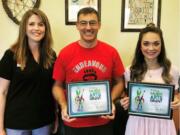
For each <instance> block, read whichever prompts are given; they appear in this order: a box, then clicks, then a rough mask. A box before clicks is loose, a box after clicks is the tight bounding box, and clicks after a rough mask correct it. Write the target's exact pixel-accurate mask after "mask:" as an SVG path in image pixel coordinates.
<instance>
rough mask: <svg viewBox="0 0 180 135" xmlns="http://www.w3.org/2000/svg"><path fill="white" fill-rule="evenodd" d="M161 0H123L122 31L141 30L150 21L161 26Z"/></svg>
mask: <svg viewBox="0 0 180 135" xmlns="http://www.w3.org/2000/svg"><path fill="white" fill-rule="evenodd" d="M160 18H161V0H149V1H140V0H133V1H132V0H122V7H121V32H139V31H140V30H141V29H142V28H144V27H146V25H147V24H148V23H154V24H155V25H156V26H158V27H160V20H161V19H160Z"/></svg>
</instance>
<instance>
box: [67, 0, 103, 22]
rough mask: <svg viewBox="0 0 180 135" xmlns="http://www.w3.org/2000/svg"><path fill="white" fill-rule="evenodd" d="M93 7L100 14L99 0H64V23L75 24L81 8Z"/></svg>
mask: <svg viewBox="0 0 180 135" xmlns="http://www.w3.org/2000/svg"><path fill="white" fill-rule="evenodd" d="M84 7H92V8H95V9H96V10H97V11H98V12H99V15H101V0H65V23H66V25H75V24H76V20H77V13H78V11H79V10H80V9H81V8H84Z"/></svg>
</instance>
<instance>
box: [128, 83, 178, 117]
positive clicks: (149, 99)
mask: <svg viewBox="0 0 180 135" xmlns="http://www.w3.org/2000/svg"><path fill="white" fill-rule="evenodd" d="M174 87H175V86H174V85H170V84H158V83H141V82H138V83H137V82H128V94H129V103H130V105H129V111H128V112H129V114H130V115H138V116H142V117H154V118H161V119H172V109H171V101H173V98H174Z"/></svg>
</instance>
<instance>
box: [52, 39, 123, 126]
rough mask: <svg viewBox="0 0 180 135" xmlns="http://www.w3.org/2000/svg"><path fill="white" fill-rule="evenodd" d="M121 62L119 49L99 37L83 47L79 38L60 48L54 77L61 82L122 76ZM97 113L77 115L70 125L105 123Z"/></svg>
mask: <svg viewBox="0 0 180 135" xmlns="http://www.w3.org/2000/svg"><path fill="white" fill-rule="evenodd" d="M123 73H124V66H123V64H122V61H121V59H120V56H119V54H118V52H117V51H116V50H115V49H114V48H113V47H111V46H110V45H108V44H106V43H104V42H101V41H98V42H97V45H96V46H95V47H94V48H83V47H81V46H80V45H79V44H78V41H76V42H73V43H71V44H70V45H68V46H66V47H65V48H63V49H62V50H61V51H60V53H59V56H58V58H57V60H56V62H55V66H54V72H53V78H54V79H55V80H58V81H60V82H65V83H69V82H78V81H92V80H109V81H110V82H111V81H112V79H113V78H115V77H119V76H122V75H123ZM108 122H109V120H106V119H103V118H100V117H85V118H77V119H76V120H75V121H73V122H71V123H67V122H65V124H66V125H68V126H71V127H89V126H98V125H104V124H106V123H108Z"/></svg>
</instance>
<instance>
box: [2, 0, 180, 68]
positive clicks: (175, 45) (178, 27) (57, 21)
mask: <svg viewBox="0 0 180 135" xmlns="http://www.w3.org/2000/svg"><path fill="white" fill-rule="evenodd" d="M161 1H162V5H161V28H162V29H163V32H164V38H165V44H166V48H167V55H168V57H169V58H170V59H171V61H172V62H173V63H175V64H176V65H177V66H178V67H179V68H180V60H179V58H180V40H179V39H180V1H179V0H173V1H169V0H161ZM40 9H41V10H43V11H44V12H45V13H46V14H47V16H48V18H49V20H50V23H51V26H52V33H53V38H54V48H55V50H56V52H58V51H59V50H60V49H61V48H63V47H64V46H65V45H66V44H68V43H70V42H72V41H74V40H77V39H79V34H78V32H77V31H76V30H75V29H76V27H75V26H73V25H65V4H64V0H53V1H51V0H41V5H40ZM172 11H173V13H172ZM120 18H121V0H112V1H110V0H101V21H102V26H101V30H100V32H99V39H102V40H103V41H106V42H108V43H110V44H112V45H113V46H114V47H115V48H117V49H118V51H119V53H121V57H122V60H123V62H124V64H125V66H127V65H129V64H130V61H131V59H132V56H133V52H134V49H135V46H136V42H137V38H138V33H137V32H120V24H121V19H120ZM17 33H18V25H16V24H15V23H14V22H12V21H11V19H9V18H8V16H7V15H6V13H5V11H4V9H3V7H2V1H1V2H0V58H1V57H2V55H3V53H4V51H5V50H6V49H7V48H9V46H10V45H11V44H12V43H13V42H14V41H15V40H16V38H17Z"/></svg>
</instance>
